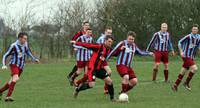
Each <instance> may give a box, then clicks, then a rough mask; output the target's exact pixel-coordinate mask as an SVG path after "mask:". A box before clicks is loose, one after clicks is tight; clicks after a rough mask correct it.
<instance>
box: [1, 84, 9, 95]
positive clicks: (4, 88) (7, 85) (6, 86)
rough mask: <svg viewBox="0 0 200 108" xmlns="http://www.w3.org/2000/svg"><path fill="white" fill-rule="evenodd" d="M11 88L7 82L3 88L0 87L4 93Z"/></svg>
mask: <svg viewBox="0 0 200 108" xmlns="http://www.w3.org/2000/svg"><path fill="white" fill-rule="evenodd" d="M8 88H9V84H8V83H6V84H5V85H4V86H3V87H2V88H1V89H0V93H3V92H4V91H6V90H8Z"/></svg>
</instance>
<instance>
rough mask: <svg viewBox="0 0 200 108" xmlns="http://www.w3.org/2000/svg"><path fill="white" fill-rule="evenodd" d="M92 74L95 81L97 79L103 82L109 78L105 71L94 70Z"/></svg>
mask: <svg viewBox="0 0 200 108" xmlns="http://www.w3.org/2000/svg"><path fill="white" fill-rule="evenodd" d="M92 74H93V76H92V79H93V81H95V79H96V77H97V78H99V79H102V80H103V79H105V78H106V77H108V76H109V75H108V73H107V72H106V70H105V69H100V70H94V71H93V73H92Z"/></svg>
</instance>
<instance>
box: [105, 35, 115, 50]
mask: <svg viewBox="0 0 200 108" xmlns="http://www.w3.org/2000/svg"><path fill="white" fill-rule="evenodd" d="M113 41H114V38H113V36H112V35H107V36H106V38H105V42H104V44H105V46H106V47H111V46H112V44H113Z"/></svg>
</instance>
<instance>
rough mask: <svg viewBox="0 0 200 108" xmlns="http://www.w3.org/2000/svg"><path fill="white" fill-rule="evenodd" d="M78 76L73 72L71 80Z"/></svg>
mask: <svg viewBox="0 0 200 108" xmlns="http://www.w3.org/2000/svg"><path fill="white" fill-rule="evenodd" d="M77 76H78V74H77V73H76V72H75V73H74V74H73V75H72V80H73V81H74V79H75V78H76V77H77Z"/></svg>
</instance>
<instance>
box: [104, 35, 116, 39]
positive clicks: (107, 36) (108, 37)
mask: <svg viewBox="0 0 200 108" xmlns="http://www.w3.org/2000/svg"><path fill="white" fill-rule="evenodd" d="M108 39H112V40H114V37H113V36H112V35H106V37H105V40H108Z"/></svg>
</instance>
